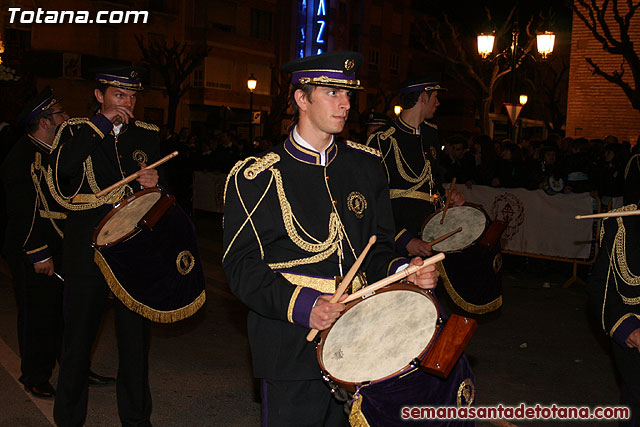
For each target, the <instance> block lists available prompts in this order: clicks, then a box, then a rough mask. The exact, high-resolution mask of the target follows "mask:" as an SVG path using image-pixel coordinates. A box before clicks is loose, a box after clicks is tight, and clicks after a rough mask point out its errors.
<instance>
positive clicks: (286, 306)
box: [223, 52, 437, 426]
mask: <svg viewBox="0 0 640 427" xmlns="http://www.w3.org/2000/svg"><path fill="white" fill-rule="evenodd" d="M361 62H362V57H361V55H360V54H358V53H355V52H329V53H325V54H323V55H319V56H311V57H307V58H304V59H301V60H299V61H295V62H291V63H289V64H286V65H285V66H284V67H283V70H285V71H289V72H291V75H292V85H293V87H292V90H291V97H290V99H291V103H292V105H293V111H294V117H293V128H292V130H291V133H290V135H289V137H288V138H287V139H286V140H285V142H284V143H283V144H281V145H279V146H276V147H275V148H273V149H272V150H271V151H269V152H267V153H266V154H264V155H262V156H261V157H250V158H247V159H245V160H243V161H240V162H238V163H237V164H236V165H235V167H234V168H233V169H232V171H231V173H230V174H229V176H228V178H227V184H226V187H225V212H224V255H223V268H224V270H225V273H226V275H227V278H228V279H229V284H230V287H231V290H232V291H233V293H234V294H235V295H236V296H237V297H238V298H239V299H240V300H242V301H243V302H244V303H245V304H246V305H247V306H248V307H249V309H250V312H249V316H248V325H247V327H248V332H249V341H250V344H251V350H252V356H253V370H254V375H255V376H256V377H257V378H259V379H260V380H261V381H262V386H261V394H262V409H263V425H265V426H290V425H309V426H324V425H327V426H339V425H344V424H346V422H347V420H346V418H345V416H344V414H343V410H342V405H340V404H338V403H337V402H336V401H335V400H334V399H333V398H332V397H331V394H330V393H329V389H328V388H327V387H326V385H325V384H324V383H323V381H322V379H321V372H320V368H319V365H318V362H317V359H316V355H315V344H314V343H309V342H307V341H306V339H305V336H306V335H307V333H308V332H309V328H315V329H318V330H324V329H327V328H328V327H330V326H331V325H332V324H333V323H334V322H335V320H336V319H337V318H338V316H339V315H340V313H341V312H342V311H343V310H344V304H342V303H331V302H330V295H327V294H332V293H333V292H334V291H335V279H334V277H335V276H340V275H342V274H345V273H346V271H347V270H348V269H349V267H350V266H351V265H352V264H353V263H354V262H355V259H356V256H357V255H359V254H360V253H361V252H362V251H363V249H364V247H365V246H366V244H367V242H368V240H369V238H370V236H372V235H376V236H377V238H378V240H377V243H376V244H375V245H374V247H373V249H372V250H371V252H370V253H369V255H368V257H367V259H366V260H365V262H364V264H363V266H362V270H363V271H364V272H365V274H366V275H367V277H368V279H369V280H374V281H375V280H378V279H381V278H383V277H386V276H387V275H388V274H389V273H394V272H395V271H396V270H397V269H398V268H399V267H400V266H402V265H406V264H407V263H408V262H409V260H407V259H405V258H401V257H399V256H398V255H397V254H395V253H394V252H393V218H392V214H391V206H390V204H389V197H388V189H387V185H386V182H385V181H384V178H383V175H382V174H383V171H382V169H381V165H380V161H379V157H378V153H377V151H376V150H372V149H370V148H368V147H365V146H363V145H360V144H356V143H352V142H347V143H338V142H336V140H335V136H334V135H336V134H338V133H340V132H341V131H342V130H343V128H344V126H345V123H346V120H347V117H348V114H349V109H350V108H351V96H352V92H353V91H356V90H360V89H362V87H361V86H360V81H359V80H357V78H356V74H355V73H356V72H357V70H358V67H359V66H360V64H361ZM412 263H415V264H421V263H422V261H421V260H419V259H416V260H412ZM409 279H410V280H412V281H414V282H415V283H417V284H418V285H419V286H421V287H424V288H431V287H434V286H435V284H436V281H437V273H436V271H435V269H434V268H431V266H429V267H426V268H424V269H422V270H421V271H420V273H419V274H417V275H416V274H414V275H412V276H410V277H409ZM354 286H355V287H356V288H357V287H358V286H361V284H359V283H356V284H354Z"/></svg>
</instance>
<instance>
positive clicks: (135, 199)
mask: <svg viewBox="0 0 640 427" xmlns="http://www.w3.org/2000/svg"><path fill="white" fill-rule="evenodd" d="M157 190H158V191H150V192H146V191H145V192H143V193H136V194H134V195H133V196H131V197H129V198H128V199H126V200H125V201H123V202H121V203H120V204H119V205H118V206H117V207H115V208H113V210H112V211H111V212H110V213H109V216H107V217H105V220H106V221H104V223H103V224H102V226H100V227H99V231H98V233H97V235H96V236H95V244H96V246H106V245H109V244H111V243H114V242H117V241H119V240H120V239H121V238H123V237H125V236H127V235H129V234H131V233H132V232H133V231H135V228H136V225H137V224H138V222H139V221H140V220H141V219H142V218H143V217H144V216H145V215H146V213H147V212H149V210H150V209H151V208H152V207H153V205H155V204H156V202H157V201H158V200H159V199H160V196H161V195H162V192H161V191H160V190H159V189H157Z"/></svg>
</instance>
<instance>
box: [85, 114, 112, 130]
mask: <svg viewBox="0 0 640 427" xmlns="http://www.w3.org/2000/svg"><path fill="white" fill-rule="evenodd" d="M90 122H91V123H93V124H94V125H96V127H97V128H98V129H100V132H102V134H103V135H106V134H108V133H109V132H111V129H113V123H111V121H110V120H109V119H107V118H106V117H105V115H104V114H102V113H101V114H96V115H95V116H93V117H91V120H90Z"/></svg>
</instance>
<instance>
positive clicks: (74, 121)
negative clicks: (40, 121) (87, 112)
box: [51, 117, 104, 151]
mask: <svg viewBox="0 0 640 427" xmlns="http://www.w3.org/2000/svg"><path fill="white" fill-rule="evenodd" d="M81 124H86V125H89V126H90V127H91V129H93V130H94V131H95V132H96V133H97V134H98V135H100V138H104V134H103V133H102V131H101V130H100V129H98V127H97V126H96V125H94V124H93V123H92V122H91V121H90V120H89V119H88V118H86V117H76V118H73V119H69V120H66V121H64V122H62V124H61V125H60V127H59V128H58V132H56V136H55V137H54V138H53V144H52V145H51V151H53V150H54V149H55V148H56V147H57V146H58V144H59V143H60V138H61V137H62V131H64V129H65V128H66V127H67V126H73V125H81Z"/></svg>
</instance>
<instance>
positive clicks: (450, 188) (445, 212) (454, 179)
mask: <svg viewBox="0 0 640 427" xmlns="http://www.w3.org/2000/svg"><path fill="white" fill-rule="evenodd" d="M455 186H456V177H455V176H454V177H453V181H451V187H449V197H447V203H445V205H444V211H443V212H442V218H441V219H440V224H443V223H444V216H445V215H446V214H447V209H449V201H450V200H451V194H452V193H453V187H455Z"/></svg>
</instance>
